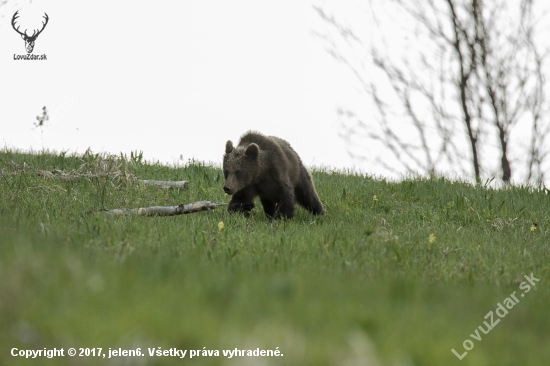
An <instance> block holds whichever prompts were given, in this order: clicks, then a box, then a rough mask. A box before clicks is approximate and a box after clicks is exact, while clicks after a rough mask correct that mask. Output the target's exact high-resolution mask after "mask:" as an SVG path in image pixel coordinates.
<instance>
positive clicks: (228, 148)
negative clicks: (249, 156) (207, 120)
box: [225, 140, 233, 154]
mask: <svg viewBox="0 0 550 366" xmlns="http://www.w3.org/2000/svg"><path fill="white" fill-rule="evenodd" d="M231 151H233V142H231V140H227V143H226V144H225V153H226V154H229V153H230V152H231Z"/></svg>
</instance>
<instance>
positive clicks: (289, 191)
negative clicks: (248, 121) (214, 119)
mask: <svg viewBox="0 0 550 366" xmlns="http://www.w3.org/2000/svg"><path fill="white" fill-rule="evenodd" d="M223 175H224V176H225V185H224V187H223V190H224V191H225V193H227V194H229V195H232V196H233V197H231V201H230V202H229V207H228V211H230V212H242V213H244V214H245V215H247V216H248V212H249V211H250V210H252V209H253V208H254V198H255V197H256V196H260V201H261V202H262V205H263V206H264V212H265V214H266V215H267V217H269V218H272V219H276V218H279V217H286V218H292V217H294V206H295V204H296V202H297V203H298V204H300V205H301V206H303V207H304V208H306V209H307V210H308V211H309V212H311V213H312V214H315V215H323V214H324V213H325V209H324V208H323V204H322V203H321V201H320V200H319V196H318V195H317V192H316V191H315V186H314V185H313V180H312V179H311V175H309V173H308V171H307V170H306V168H305V167H304V165H303V164H302V161H301V160H300V157H299V156H298V154H296V152H295V151H294V149H292V147H291V146H290V144H289V143H288V142H286V141H285V140H283V139H280V138H278V137H274V136H264V135H262V134H260V133H258V132H253V131H249V132H247V133H246V134H244V135H243V136H242V137H241V141H240V142H239V145H238V146H237V147H234V146H233V143H232V142H231V141H227V144H226V145H225V155H224V157H223Z"/></svg>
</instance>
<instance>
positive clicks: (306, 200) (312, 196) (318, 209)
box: [294, 166, 325, 215]
mask: <svg viewBox="0 0 550 366" xmlns="http://www.w3.org/2000/svg"><path fill="white" fill-rule="evenodd" d="M294 192H295V193H296V201H297V202H298V203H299V204H300V205H301V206H303V207H304V208H305V209H306V210H308V211H309V212H311V213H312V214H314V215H324V214H325V208H324V207H323V204H322V203H321V200H320V199H319V196H318V195H317V191H315V186H314V185H313V179H312V178H311V175H309V173H308V172H307V170H306V168H304V167H303V166H302V167H301V169H300V181H299V182H298V184H297V185H296V188H295V190H294Z"/></svg>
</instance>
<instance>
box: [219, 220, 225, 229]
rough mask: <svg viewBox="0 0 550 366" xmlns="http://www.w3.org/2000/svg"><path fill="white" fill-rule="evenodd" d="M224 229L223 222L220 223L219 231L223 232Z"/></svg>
mask: <svg viewBox="0 0 550 366" xmlns="http://www.w3.org/2000/svg"><path fill="white" fill-rule="evenodd" d="M224 227H225V225H224V224H223V221H220V222H218V231H222V230H223V228H224Z"/></svg>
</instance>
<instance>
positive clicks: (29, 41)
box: [11, 10, 49, 53]
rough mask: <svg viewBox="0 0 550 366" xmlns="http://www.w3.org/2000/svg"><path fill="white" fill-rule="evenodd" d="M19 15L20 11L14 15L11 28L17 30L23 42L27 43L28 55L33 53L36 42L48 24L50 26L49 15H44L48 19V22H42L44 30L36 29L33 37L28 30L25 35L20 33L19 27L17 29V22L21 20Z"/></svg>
mask: <svg viewBox="0 0 550 366" xmlns="http://www.w3.org/2000/svg"><path fill="white" fill-rule="evenodd" d="M17 13H19V10H18V11H16V12H15V14H13V18H11V26H12V27H13V29H15V31H16V32H17V33H19V34H20V35H21V38H23V40H24V41H25V48H26V49H27V53H31V52H32V50H33V48H34V42H35V41H36V38H37V37H38V35H39V34H40V33H42V31H43V30H44V28H46V24H48V19H49V18H48V14H46V13H44V18H45V19H46V22H42V29H40V30H37V29H35V30H34V31H33V32H32V36H29V35H28V34H27V30H26V29H25V32H24V33H21V32H20V31H19V27H17V28H15V20H16V19H17V18H19V15H18V14H17Z"/></svg>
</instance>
